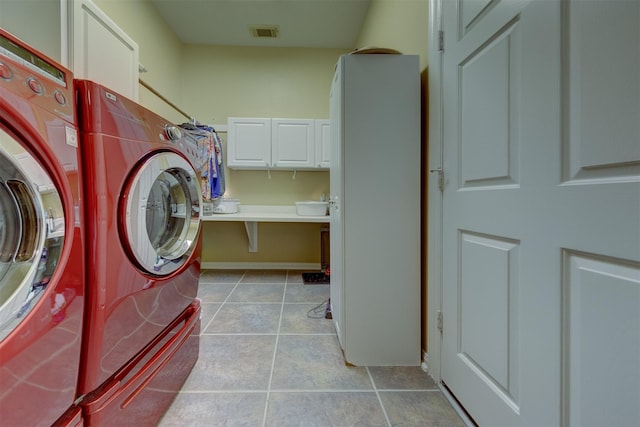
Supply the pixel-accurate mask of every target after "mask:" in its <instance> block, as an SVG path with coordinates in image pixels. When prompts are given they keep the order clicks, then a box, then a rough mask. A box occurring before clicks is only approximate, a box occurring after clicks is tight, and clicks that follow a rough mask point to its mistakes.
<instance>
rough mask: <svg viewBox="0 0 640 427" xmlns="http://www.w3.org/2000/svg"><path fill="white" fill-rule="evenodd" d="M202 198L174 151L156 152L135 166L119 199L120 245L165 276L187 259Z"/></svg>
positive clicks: (193, 174) (185, 164)
mask: <svg viewBox="0 0 640 427" xmlns="http://www.w3.org/2000/svg"><path fill="white" fill-rule="evenodd" d="M201 198H202V195H201V192H200V183H199V180H198V179H197V178H196V172H195V171H194V170H193V168H192V167H191V165H190V164H189V163H188V162H187V161H186V160H185V159H184V158H182V157H180V156H179V155H177V154H175V153H171V152H162V153H158V154H155V155H153V156H152V157H150V158H149V159H147V160H146V161H144V162H143V163H142V164H141V166H140V167H139V168H137V171H136V173H135V174H134V175H133V177H132V179H131V181H130V183H129V185H128V187H127V191H125V194H124V197H123V199H122V202H123V207H124V215H123V217H124V235H125V238H124V240H123V244H124V245H125V248H126V249H127V250H128V251H129V253H130V254H131V255H132V256H133V258H134V260H135V262H136V263H137V264H138V266H139V267H140V268H141V269H143V270H144V271H145V272H148V273H151V274H153V275H158V276H165V275H168V274H171V273H173V272H174V271H176V270H177V269H179V268H180V267H181V266H182V265H183V264H184V263H185V262H186V261H187V260H188V259H189V257H190V256H191V254H192V253H193V251H194V249H195V246H196V238H197V236H198V232H199V227H200V205H201V203H202V200H201Z"/></svg>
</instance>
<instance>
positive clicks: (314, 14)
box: [151, 0, 371, 49]
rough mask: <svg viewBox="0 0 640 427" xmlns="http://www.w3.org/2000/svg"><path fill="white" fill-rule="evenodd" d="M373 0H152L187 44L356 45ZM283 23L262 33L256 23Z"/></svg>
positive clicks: (349, 47)
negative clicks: (271, 34)
mask: <svg viewBox="0 0 640 427" xmlns="http://www.w3.org/2000/svg"><path fill="white" fill-rule="evenodd" d="M370 1H371V0H151V2H152V3H153V4H154V5H155V6H156V8H157V9H158V11H159V12H160V15H162V17H163V18H164V20H165V21H166V22H167V24H168V25H169V27H170V28H171V29H172V30H173V31H174V32H175V33H176V35H177V36H178V38H179V39H180V40H181V41H182V42H183V43H186V44H216V45H232V46H274V47H313V48H344V49H352V48H354V47H355V43H356V39H357V37H358V35H359V34H360V29H361V27H362V23H363V22H364V19H365V16H366V13H367V10H368V8H369V3H370ZM274 25H275V26H278V37H277V38H275V39H273V38H256V37H254V36H253V35H252V33H251V31H250V27H252V26H274Z"/></svg>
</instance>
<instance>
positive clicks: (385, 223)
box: [330, 54, 421, 366]
mask: <svg viewBox="0 0 640 427" xmlns="http://www.w3.org/2000/svg"><path fill="white" fill-rule="evenodd" d="M330 110H331V130H332V150H331V156H332V159H331V167H330V180H331V182H330V187H331V199H330V206H331V207H330V214H331V217H330V218H331V219H330V220H331V243H330V246H331V305H332V314H333V319H334V323H335V327H336V330H337V333H338V339H339V341H340V345H341V346H342V349H343V352H344V356H345V359H346V362H348V363H351V364H354V365H367V366H375V365H377V366H385V365H386V366H389V365H396V366H402V365H404V366H408V365H419V364H420V359H421V355H420V347H421V346H420V339H421V335H420V330H421V327H420V305H421V303H420V301H421V298H420V157H421V156H420V152H421V150H420V77H419V63H418V57H417V56H414V55H384V54H376V55H343V56H341V57H340V59H339V61H338V65H337V67H336V73H335V77H334V81H333V84H332V88H331V105H330Z"/></svg>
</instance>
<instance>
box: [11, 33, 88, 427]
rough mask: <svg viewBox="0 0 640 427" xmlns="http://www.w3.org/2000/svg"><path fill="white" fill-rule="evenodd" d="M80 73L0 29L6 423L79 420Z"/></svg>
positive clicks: (82, 301)
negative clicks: (75, 76)
mask: <svg viewBox="0 0 640 427" xmlns="http://www.w3.org/2000/svg"><path fill="white" fill-rule="evenodd" d="M79 169H80V162H79V153H78V130H77V127H76V112H75V95H74V92H73V76H72V74H71V72H70V71H69V70H67V69H66V68H64V67H62V66H60V65H58V64H56V63H55V62H54V61H53V60H51V59H50V58H48V57H46V56H44V55H42V54H41V53H38V52H37V51H35V50H34V49H31V48H30V47H29V46H27V45H25V44H24V43H23V42H21V41H20V40H18V39H17V38H15V37H13V36H12V35H10V34H8V33H7V32H5V31H3V30H1V29H0V425H2V426H35V425H51V424H54V423H56V422H58V423H61V422H64V423H67V424H77V423H80V422H81V417H80V409H79V408H77V407H73V404H74V401H75V400H76V397H77V394H76V385H77V381H78V375H79V367H80V352H81V338H82V325H83V309H84V304H85V292H84V262H83V261H84V250H83V243H84V242H83V224H82V209H81V208H82V203H83V201H82V200H81V198H82V194H83V192H82V191H81V190H82V182H81V179H79V176H80V170H79Z"/></svg>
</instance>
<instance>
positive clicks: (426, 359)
mask: <svg viewBox="0 0 640 427" xmlns="http://www.w3.org/2000/svg"><path fill="white" fill-rule="evenodd" d="M420 367H421V368H422V370H423V371H425V372H426V373H427V374H429V376H431V373H430V372H429V353H427V352H426V351H423V352H422V364H421V365H420Z"/></svg>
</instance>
